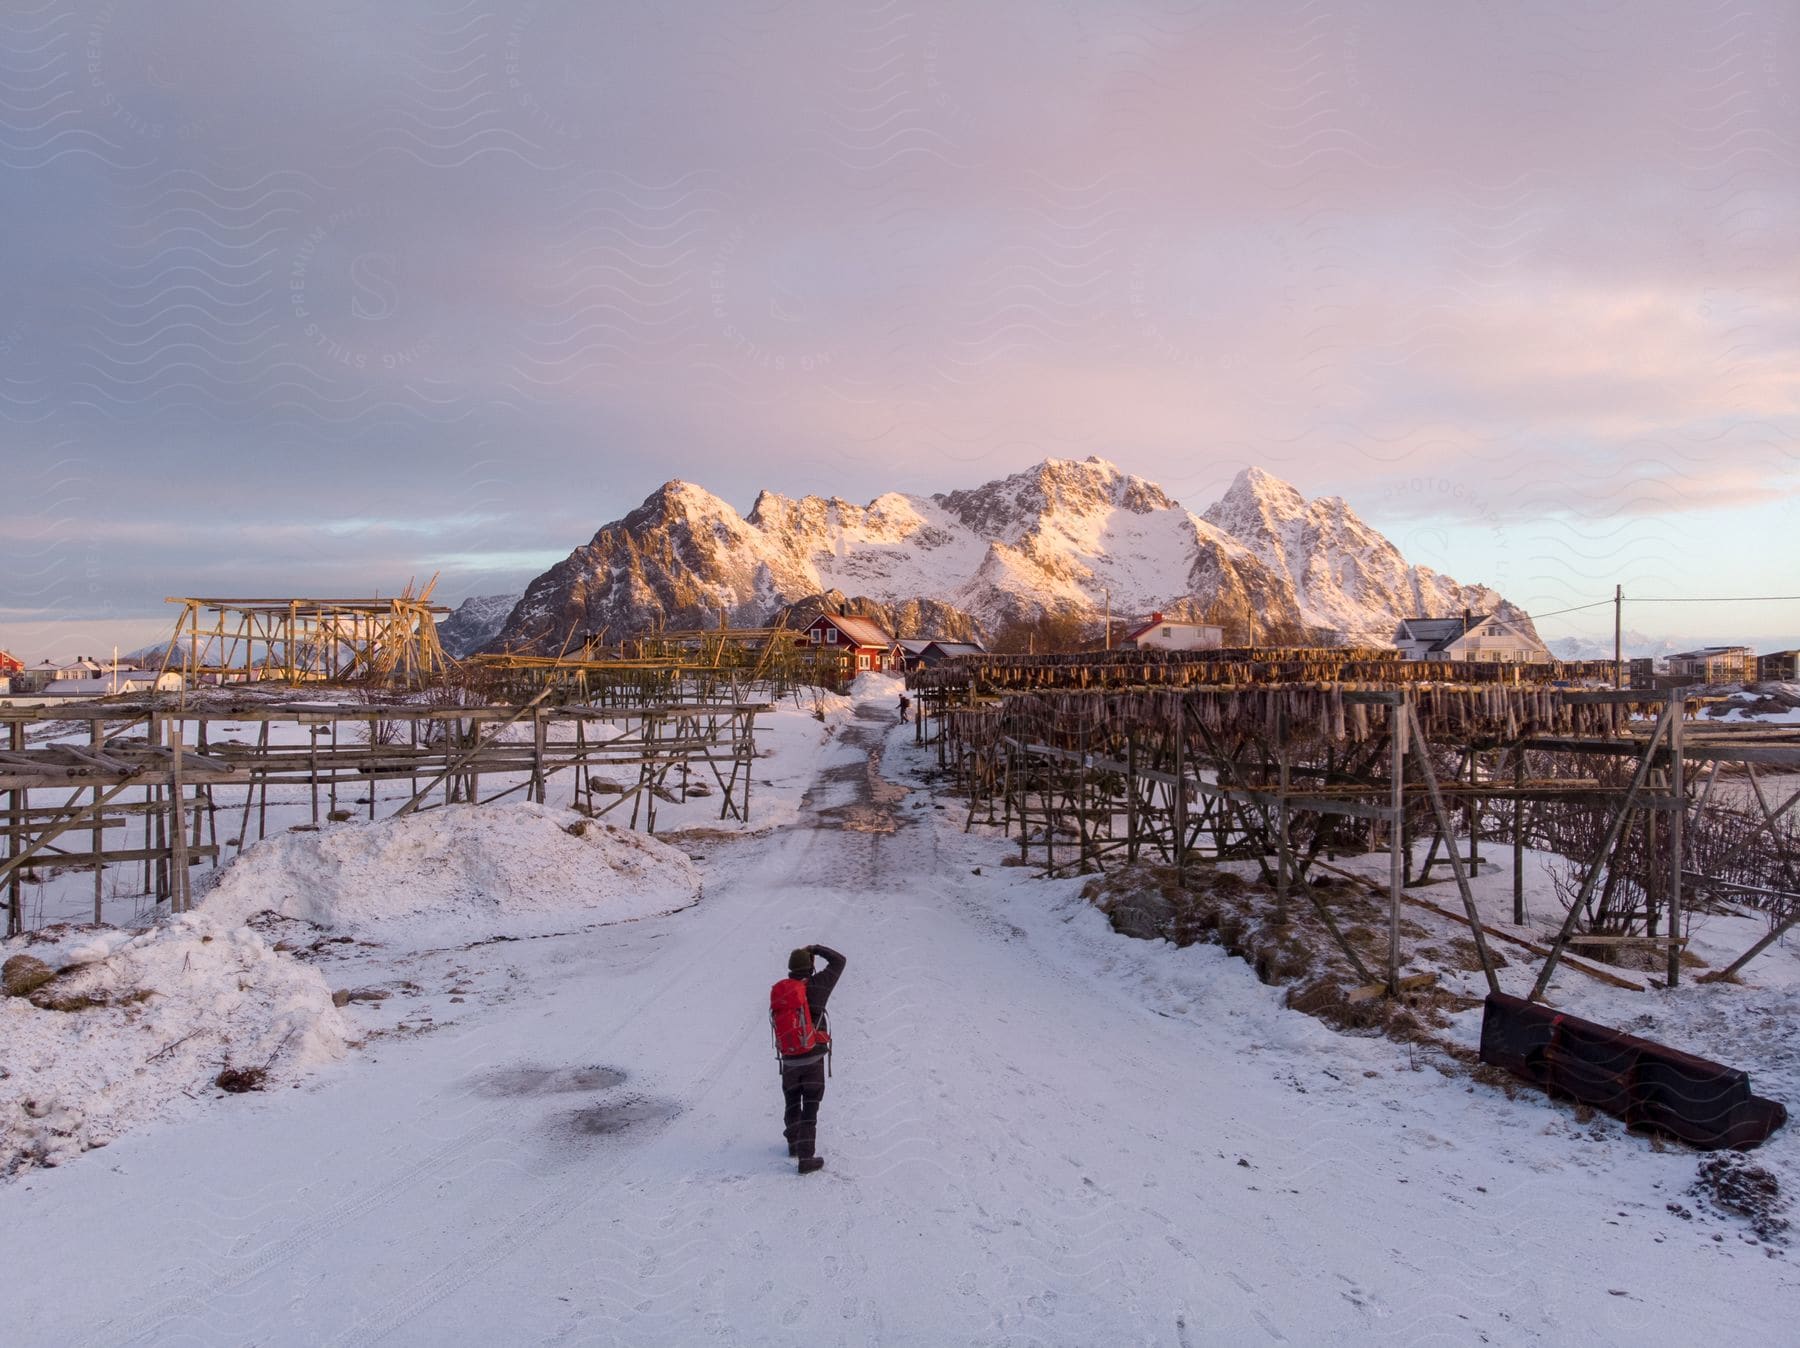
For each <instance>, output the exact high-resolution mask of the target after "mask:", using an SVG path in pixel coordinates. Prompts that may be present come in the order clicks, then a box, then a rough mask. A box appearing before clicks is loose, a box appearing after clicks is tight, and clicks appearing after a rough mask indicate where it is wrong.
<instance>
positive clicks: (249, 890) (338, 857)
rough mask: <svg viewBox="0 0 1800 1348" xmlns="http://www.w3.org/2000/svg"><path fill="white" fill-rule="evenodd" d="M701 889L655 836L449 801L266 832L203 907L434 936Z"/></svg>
mask: <svg viewBox="0 0 1800 1348" xmlns="http://www.w3.org/2000/svg"><path fill="white" fill-rule="evenodd" d="M699 896H700V876H699V872H698V871H697V870H696V868H695V867H694V865H693V863H692V862H691V861H689V860H688V858H687V856H686V854H685V853H682V852H678V851H676V850H675V849H674V848H672V847H669V846H668V845H666V844H664V843H660V842H657V841H656V840H655V839H654V838H650V837H646V836H645V835H643V834H639V833H632V832H628V831H627V830H624V829H620V828H615V827H613V826H612V825H610V824H605V823H602V822H600V821H598V820H591V819H586V818H584V817H583V816H581V815H579V814H577V813H575V812H574V811H572V810H561V809H555V808H552V807H550V806H545V805H535V804H520V805H482V806H472V805H453V806H450V807H448V808H445V809H438V810H428V811H425V812H423V813H420V814H412V815H407V816H405V817H404V818H398V819H383V820H379V821H377V822H375V823H351V824H337V825H332V826H329V827H327V828H325V829H323V830H320V831H317V832H314V831H294V832H290V833H285V834H282V835H280V836H279V837H274V838H270V839H267V840H266V841H264V842H260V843H258V844H257V845H256V846H254V847H252V848H250V849H249V850H247V851H246V852H245V853H244V854H243V855H242V856H240V857H239V858H238V859H237V860H236V861H234V862H233V863H232V864H231V865H230V866H228V867H226V869H225V870H224V871H223V872H222V873H221V874H220V876H219V879H218V882H217V884H216V885H215V886H214V887H213V888H212V890H211V891H210V892H209V893H208V894H207V895H206V897H205V898H204V899H203V900H202V903H201V911H203V912H205V913H208V914H210V915H212V916H214V917H216V918H218V919H219V920H221V921H228V922H237V923H242V922H244V921H246V920H248V919H249V918H251V917H253V916H255V915H256V914H258V913H262V912H273V913H277V914H280V915H281V916H283V917H289V918H297V919H299V920H300V921H303V922H310V923H312V924H313V925H315V926H318V927H323V928H327V929H329V930H332V931H336V932H340V933H345V934H349V935H361V936H368V937H371V938H374V939H378V940H381V941H384V942H397V943H402V944H413V945H418V946H432V945H446V944H450V943H452V942H455V941H467V940H479V939H481V938H483V937H487V936H531V935H544V934H547V933H550V932H557V931H568V930H570V929H571V928H573V927H580V926H591V925H595V924H598V923H605V922H624V921H627V920H629V919H632V918H638V917H649V916H652V915H655V914H658V913H667V912H673V911H674V910H675V909H677V908H685V907H686V906H687V905H688V904H690V903H693V902H694V901H695V900H696V899H698V898H699Z"/></svg>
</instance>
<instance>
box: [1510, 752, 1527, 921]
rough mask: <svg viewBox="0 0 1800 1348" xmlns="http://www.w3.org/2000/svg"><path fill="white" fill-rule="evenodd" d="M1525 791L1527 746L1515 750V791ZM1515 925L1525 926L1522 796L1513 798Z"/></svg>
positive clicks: (1523, 802) (1523, 807)
mask: <svg viewBox="0 0 1800 1348" xmlns="http://www.w3.org/2000/svg"><path fill="white" fill-rule="evenodd" d="M1524 789H1525V746H1524V745H1520V746H1519V747H1518V748H1517V749H1514V750H1513V790H1514V791H1515V792H1520V793H1523V791H1524ZM1512 845H1513V873H1512V889H1513V925H1514V926H1515V927H1522V926H1524V925H1525V800H1524V796H1523V795H1522V794H1520V795H1515V796H1514V797H1513V836H1512Z"/></svg>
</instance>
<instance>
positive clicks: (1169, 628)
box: [1163, 627, 1175, 637]
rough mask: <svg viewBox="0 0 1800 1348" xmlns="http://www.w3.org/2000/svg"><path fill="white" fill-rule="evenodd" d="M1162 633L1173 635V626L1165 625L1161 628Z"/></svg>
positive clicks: (1166, 635) (1168, 635)
mask: <svg viewBox="0 0 1800 1348" xmlns="http://www.w3.org/2000/svg"><path fill="white" fill-rule="evenodd" d="M1163 635H1164V636H1165V637H1172V636H1174V635H1175V629H1174V628H1173V627H1165V628H1163Z"/></svg>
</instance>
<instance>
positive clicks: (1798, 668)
mask: <svg viewBox="0 0 1800 1348" xmlns="http://www.w3.org/2000/svg"><path fill="white" fill-rule="evenodd" d="M1756 681H1757V682H1758V683H1800V651H1770V652H1769V653H1768V654H1767V655H1759V656H1757V657H1756Z"/></svg>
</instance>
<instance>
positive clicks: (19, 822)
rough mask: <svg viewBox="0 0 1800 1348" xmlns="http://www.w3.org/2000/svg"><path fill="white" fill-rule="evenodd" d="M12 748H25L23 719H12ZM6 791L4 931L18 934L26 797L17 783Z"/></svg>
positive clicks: (21, 917) (20, 931)
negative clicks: (9, 800) (9, 801)
mask: <svg viewBox="0 0 1800 1348" xmlns="http://www.w3.org/2000/svg"><path fill="white" fill-rule="evenodd" d="M12 748H13V752H14V753H23V752H24V751H25V723H24V722H23V721H14V722H13V726H12ZM8 794H9V795H10V796H11V798H12V809H11V811H10V812H9V813H8V816H7V821H6V822H7V823H8V824H9V825H10V826H11V827H9V828H8V829H7V832H6V838H7V842H6V868H7V881H6V934H7V935H8V936H19V935H22V934H23V933H24V931H25V897H24V894H23V893H22V892H21V891H20V888H19V884H20V881H19V862H18V857H19V855H20V850H21V849H22V848H23V847H24V846H25V838H24V835H23V834H22V833H21V832H20V830H21V829H23V828H24V827H25V809H26V799H27V797H26V795H25V792H24V790H23V789H22V788H20V787H14V788H13V789H12V791H10V792H9V793H8Z"/></svg>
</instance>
